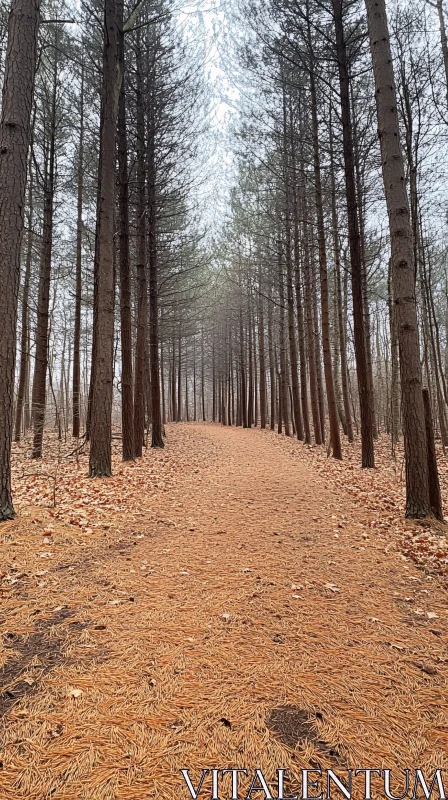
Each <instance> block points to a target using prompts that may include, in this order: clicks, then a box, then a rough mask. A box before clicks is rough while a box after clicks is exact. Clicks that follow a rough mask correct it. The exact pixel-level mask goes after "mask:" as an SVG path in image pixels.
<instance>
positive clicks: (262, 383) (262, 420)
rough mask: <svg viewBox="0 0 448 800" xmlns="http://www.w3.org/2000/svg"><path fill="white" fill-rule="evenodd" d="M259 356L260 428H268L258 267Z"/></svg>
mask: <svg viewBox="0 0 448 800" xmlns="http://www.w3.org/2000/svg"><path fill="white" fill-rule="evenodd" d="M258 355H259V359H260V427H261V428H263V429H264V428H266V362H265V342H264V304H263V276H262V271H261V264H260V263H259V266H258Z"/></svg>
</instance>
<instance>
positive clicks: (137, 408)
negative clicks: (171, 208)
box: [134, 36, 174, 458]
mask: <svg viewBox="0 0 448 800" xmlns="http://www.w3.org/2000/svg"><path fill="white" fill-rule="evenodd" d="M136 61H137V66H136V83H137V92H136V104H137V341H136V345H135V371H134V381H135V384H134V456H135V458H141V457H142V452H143V442H144V438H145V366H146V340H147V324H148V288H147V281H146V204H145V201H146V189H145V187H146V166H145V146H146V143H145V114H144V106H143V103H144V97H143V64H142V55H141V45H140V36H138V39H137V56H136ZM173 357H174V351H173Z"/></svg>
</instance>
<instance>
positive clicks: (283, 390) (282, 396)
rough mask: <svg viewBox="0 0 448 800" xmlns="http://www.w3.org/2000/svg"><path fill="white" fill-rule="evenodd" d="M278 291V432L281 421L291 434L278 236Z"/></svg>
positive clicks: (283, 303)
mask: <svg viewBox="0 0 448 800" xmlns="http://www.w3.org/2000/svg"><path fill="white" fill-rule="evenodd" d="M277 248H278V256H277V257H278V291H279V328H278V334H279V350H280V372H279V380H280V383H279V389H278V391H279V403H280V406H281V412H282V413H281V419H280V417H279V433H281V432H282V422H283V426H284V428H285V436H291V430H290V426H289V415H288V367H287V358H286V339H285V288H284V283H283V261H282V255H283V254H282V242H281V239H280V238H279V240H278V244H277Z"/></svg>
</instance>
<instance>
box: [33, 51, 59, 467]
mask: <svg viewBox="0 0 448 800" xmlns="http://www.w3.org/2000/svg"><path fill="white" fill-rule="evenodd" d="M56 96H57V48H55V55H54V65H53V88H52V100H51V117H50V132H49V150H48V160H47V163H46V164H45V175H44V186H43V194H44V211H43V230H42V252H41V261H40V271H39V290H38V299H37V322H36V357H35V366H34V378H33V395H32V402H31V406H32V416H33V449H32V454H31V456H32V458H42V441H43V435H44V422H45V404H46V387H47V369H48V340H49V308H50V280H51V261H52V248H53V214H54V181H55V169H56V163H55V158H56Z"/></svg>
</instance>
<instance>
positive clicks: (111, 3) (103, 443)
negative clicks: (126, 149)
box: [89, 0, 120, 478]
mask: <svg viewBox="0 0 448 800" xmlns="http://www.w3.org/2000/svg"><path fill="white" fill-rule="evenodd" d="M103 37H104V38H103V75H102V87H101V95H102V120H101V135H100V138H101V145H100V152H101V173H100V198H99V208H98V281H97V285H96V287H95V288H96V291H97V308H96V312H97V320H96V323H97V342H96V347H95V353H94V354H93V358H92V360H94V363H92V369H93V386H92V407H91V417H90V458H89V475H90V477H91V478H94V477H95V478H100V477H107V476H109V475H111V474H112V449H111V445H112V395H113V350H114V307H115V274H114V273H115V270H114V206H115V153H116V150H115V133H116V130H117V111H118V96H119V91H120V85H119V79H118V69H117V62H118V27H117V13H116V4H115V0H104V30H103Z"/></svg>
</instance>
